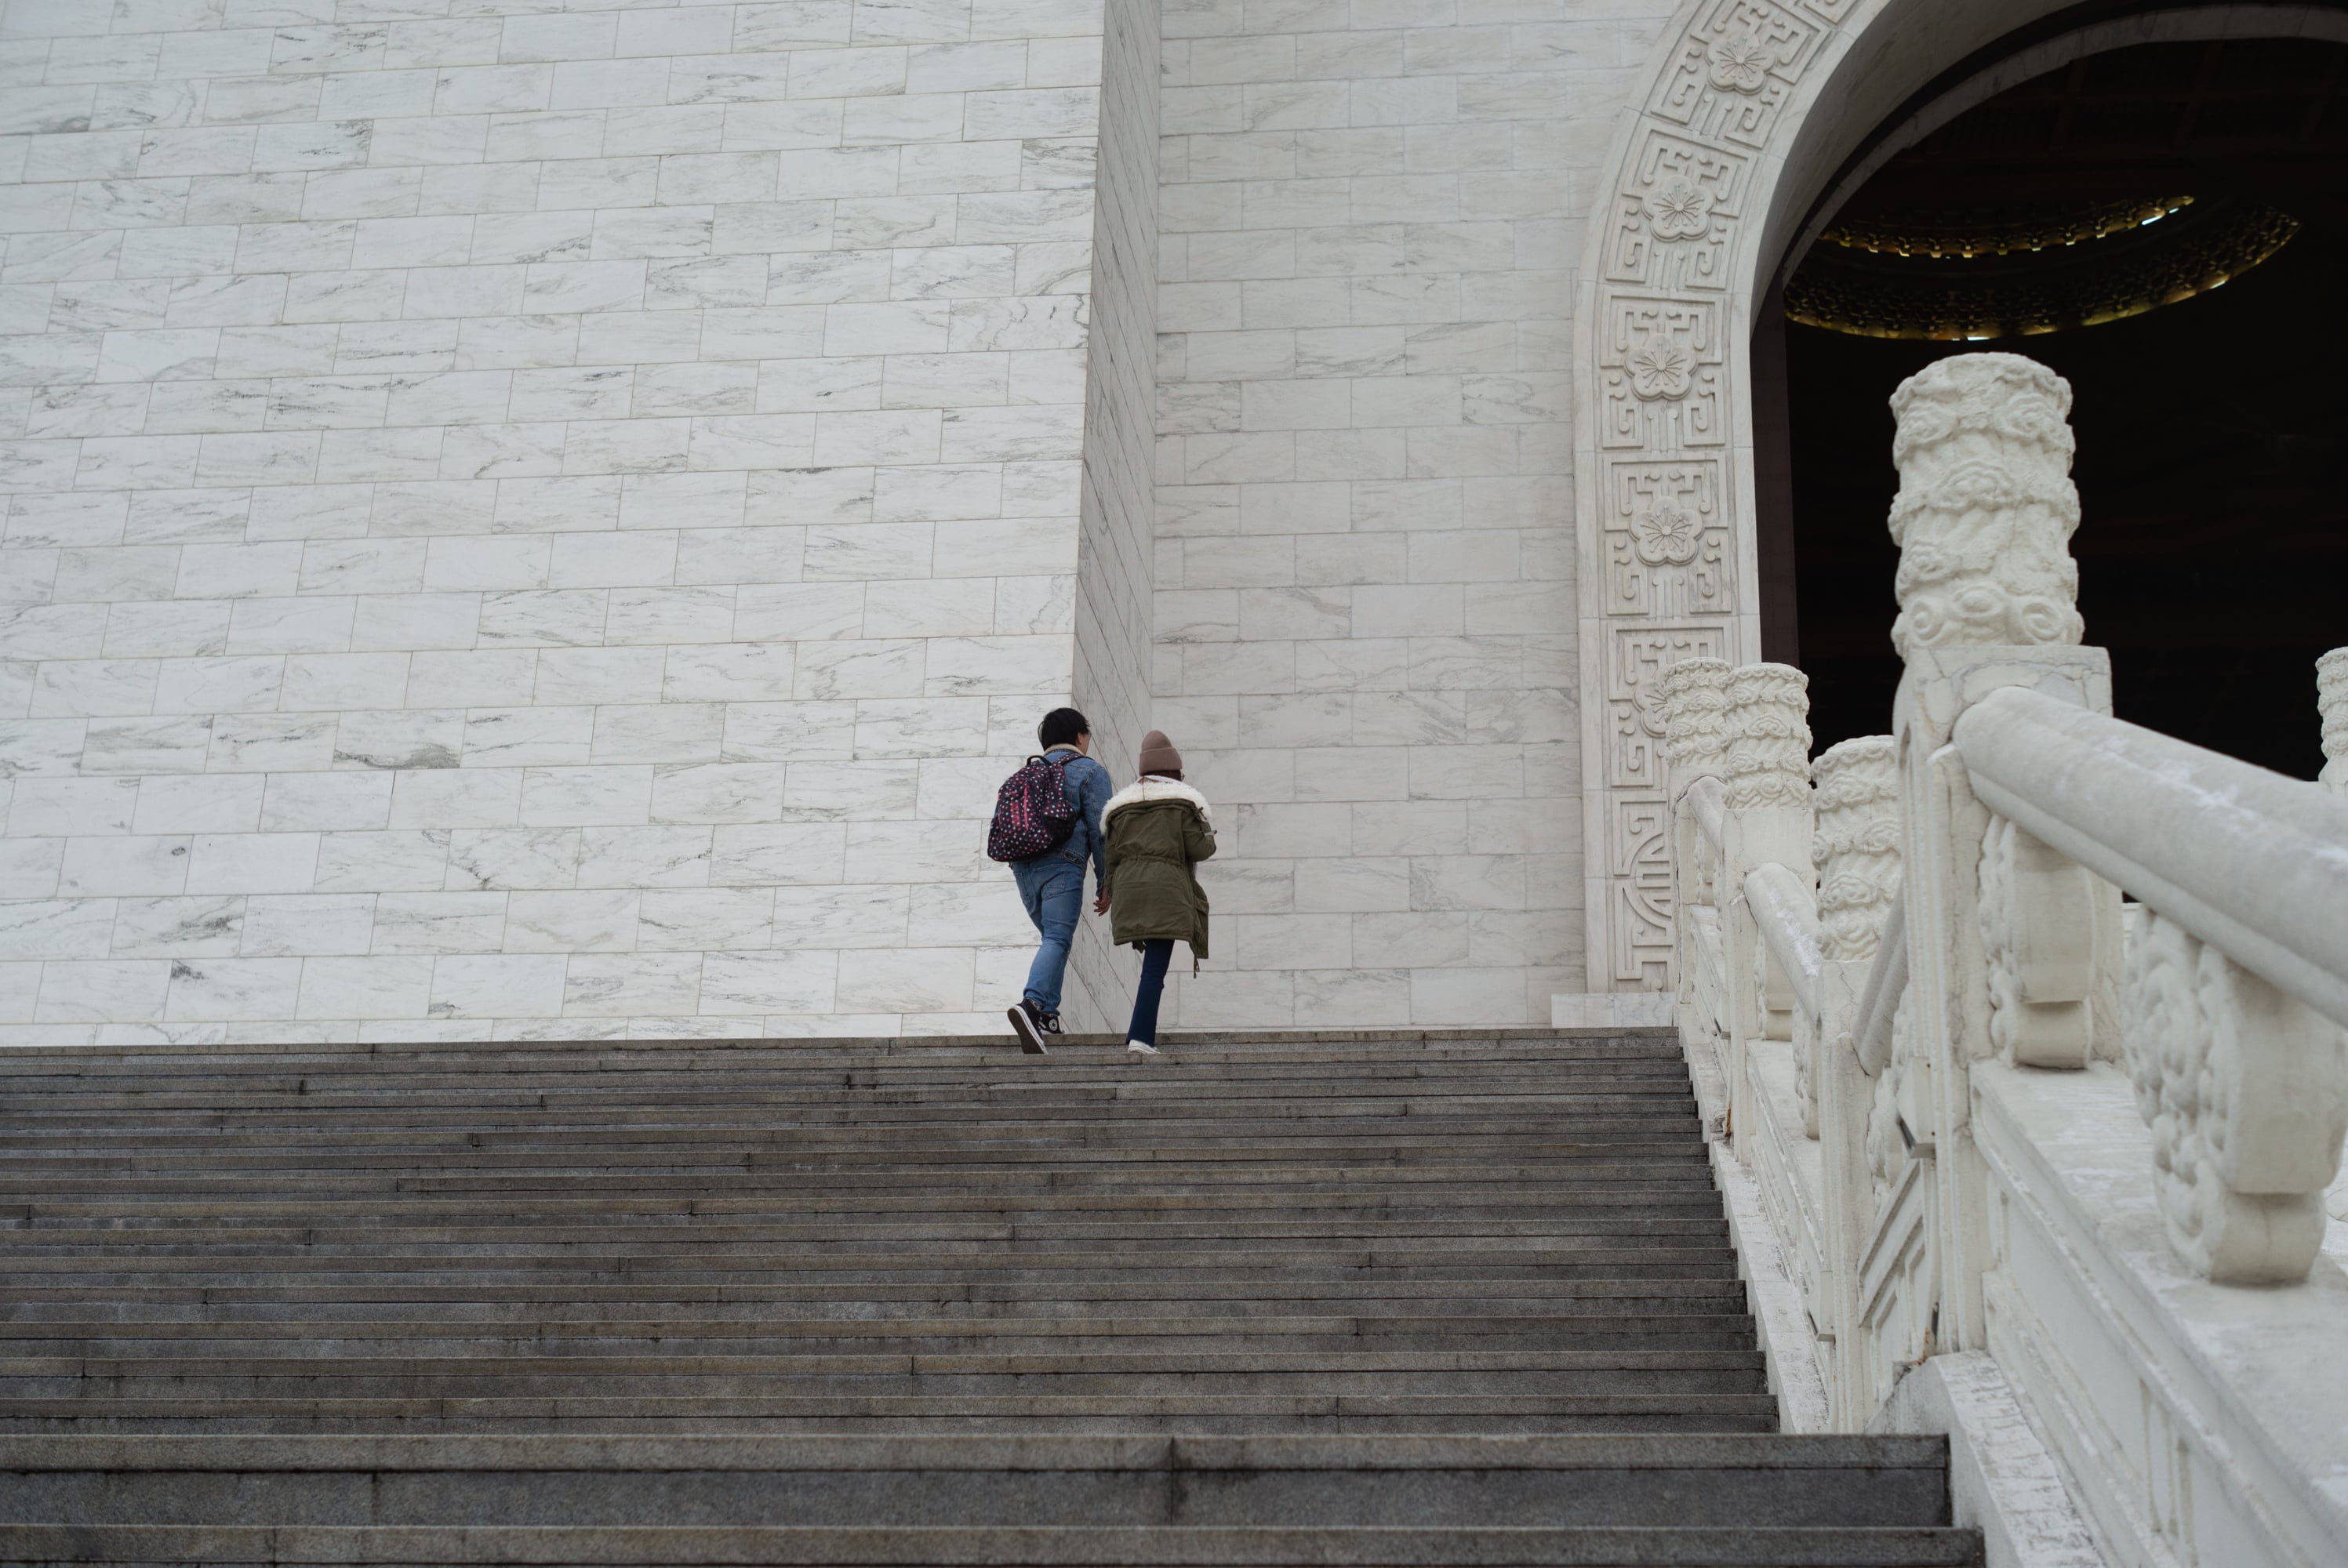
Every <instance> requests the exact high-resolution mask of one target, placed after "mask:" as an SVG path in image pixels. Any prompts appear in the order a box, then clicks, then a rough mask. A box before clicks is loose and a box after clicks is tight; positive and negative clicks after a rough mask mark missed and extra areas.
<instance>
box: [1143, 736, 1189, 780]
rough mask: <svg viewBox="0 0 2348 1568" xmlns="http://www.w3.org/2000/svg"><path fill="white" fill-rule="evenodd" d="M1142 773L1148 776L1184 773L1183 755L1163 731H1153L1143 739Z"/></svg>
mask: <svg viewBox="0 0 2348 1568" xmlns="http://www.w3.org/2000/svg"><path fill="white" fill-rule="evenodd" d="M1141 771H1142V772H1143V773H1146V774H1179V773H1180V772H1181V771H1182V753H1179V752H1178V751H1176V750H1175V749H1174V743H1173V742H1171V741H1169V740H1168V739H1167V738H1166V732H1165V731H1163V730H1152V731H1150V732H1149V733H1148V734H1146V735H1144V736H1142V737H1141Z"/></svg>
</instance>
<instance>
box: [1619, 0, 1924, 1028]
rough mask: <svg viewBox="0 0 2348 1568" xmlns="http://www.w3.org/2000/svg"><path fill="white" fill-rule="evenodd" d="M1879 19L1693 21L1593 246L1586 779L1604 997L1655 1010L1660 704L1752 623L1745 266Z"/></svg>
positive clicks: (1833, 4)
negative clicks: (1847, 62)
mask: <svg viewBox="0 0 2348 1568" xmlns="http://www.w3.org/2000/svg"><path fill="white" fill-rule="evenodd" d="M1882 10H1883V7H1882V6H1881V5H1869V4H1866V0H1695V3H1694V4H1693V5H1688V6H1687V7H1685V8H1684V9H1683V10H1682V12H1681V13H1680V15H1679V16H1678V18H1677V19H1676V24H1675V26H1676V32H1675V33H1667V34H1666V35H1665V36H1664V39H1663V42H1662V43H1661V44H1660V45H1659V46H1658V47H1657V53H1656V65H1655V74H1654V77H1653V80H1652V82H1651V83H1650V84H1649V86H1648V88H1647V90H1646V93H1645V96H1644V97H1643V98H1642V99H1640V100H1639V101H1640V106H1641V107H1640V112H1639V115H1638V118H1637V119H1636V121H1635V123H1634V124H1633V125H1632V127H1631V128H1629V129H1628V131H1627V132H1626V133H1625V135H1624V138H1623V139H1622V142H1620V143H1619V144H1618V148H1619V151H1618V154H1617V157H1618V164H1617V168H1616V178H1615V179H1614V181H1613V182H1612V185H1611V186H1609V187H1607V188H1606V189H1608V190H1610V191H1611V195H1610V196H1609V197H1608V198H1607V199H1606V200H1604V201H1603V202H1602V203H1601V206H1600V208H1599V210H1600V211H1601V213H1602V214H1603V215H1604V228H1603V230H1602V231H1601V232H1600V233H1597V234H1594V235H1593V236H1592V237H1591V252H1590V254H1591V268H1590V272H1589V276H1590V277H1591V285H1590V287H1591V292H1590V293H1587V294H1585V295H1584V297H1583V309H1584V312H1585V314H1584V316H1583V320H1584V322H1585V323H1587V325H1588V329H1589V330H1588V334H1587V336H1586V337H1585V338H1584V339H1583V341H1584V342H1586V343H1590V344H1591V351H1592V352H1591V358H1590V360H1589V369H1588V372H1587V373H1586V374H1587V379H1586V380H1585V381H1584V383H1583V386H1584V392H1583V396H1584V398H1585V399H1586V400H1587V401H1586V403H1585V405H1584V410H1583V412H1582V415H1581V418H1582V420H1583V422H1584V423H1583V425H1582V430H1583V432H1584V437H1585V440H1584V448H1583V461H1584V464H1585V466H1586V469H1587V471H1586V472H1585V475H1584V477H1583V480H1582V491H1581V495H1582V498H1583V503H1584V505H1583V511H1582V517H1583V518H1584V519H1585V522H1584V527H1583V528H1582V529H1581V546H1580V548H1581V590H1580V591H1581V631H1582V658H1583V660H1584V661H1585V670H1584V674H1583V688H1584V691H1585V692H1586V693H1587V695H1588V698H1589V701H1587V702H1585V703H1584V729H1583V743H1584V755H1583V758H1582V780H1583V789H1584V792H1585V800H1584V812H1585V816H1584V824H1585V828H1586V831H1587V835H1588V837H1587V844H1588V851H1587V852H1588V855H1589V857H1590V868H1589V889H1590V897H1589V906H1588V908H1589V917H1590V947H1589V957H1590V975H1589V985H1590V988H1591V989H1592V990H1610V989H1656V988H1659V987H1662V986H1663V985H1665V984H1666V983H1667V976H1668V974H1669V971H1670V961H1671V943H1672V934H1671V921H1672V912H1671V903H1672V899H1671V880H1670V876H1669V874H1668V873H1669V863H1668V859H1667V858H1666V851H1665V849H1664V847H1663V842H1662V833H1663V823H1664V822H1665V821H1666V819H1667V818H1668V815H1669V814H1668V812H1667V811H1665V810H1663V804H1662V803H1663V770H1662V766H1661V743H1662V737H1663V718H1662V712H1661V710H1660V708H1659V707H1658V706H1657V698H1658V695H1659V693H1658V691H1657V685H1658V682H1659V681H1660V678H1661V677H1662V675H1663V671H1665V670H1667V669H1669V668H1670V667H1671V665H1672V664H1673V662H1675V661H1678V660H1680V659H1684V658H1690V657H1694V656H1697V655H1702V656H1704V657H1708V658H1717V659H1726V660H1729V661H1732V662H1737V663H1743V662H1746V661H1751V660H1753V659H1756V658H1757V657H1758V656H1759V654H1760V650H1759V648H1758V647H1756V646H1747V644H1748V643H1749V642H1750V641H1752V636H1751V631H1750V628H1751V627H1752V625H1753V623H1754V621H1755V620H1756V615H1757V609H1758V603H1759V599H1758V589H1757V585H1756V584H1755V583H1753V582H1751V581H1749V580H1746V578H1747V575H1748V572H1747V569H1746V567H1745V565H1744V564H1743V563H1744V562H1746V561H1749V560H1750V559H1751V550H1750V541H1749V540H1746V539H1745V538H1743V537H1742V534H1741V528H1742V524H1741V522H1740V508H1741V507H1744V506H1747V505H1749V504H1750V503H1749V500H1747V499H1746V497H1748V496H1749V493H1750V482H1749V477H1746V475H1743V474H1741V473H1740V471H1739V463H1740V461H1741V458H1740V455H1739V454H1738V453H1737V452H1736V450H1735V440H1736V436H1735V431H1736V430H1737V428H1738V420H1739V418H1740V416H1744V417H1747V418H1749V414H1750V411H1749V410H1742V409H1739V408H1738V407H1737V405H1736V402H1735V400H1736V398H1738V397H1739V396H1741V395H1743V388H1741V387H1739V386H1736V385H1735V384H1734V381H1735V375H1734V372H1735V366H1736V365H1737V364H1739V363H1740V361H1741V357H1742V356H1741V355H1738V354H1735V353H1734V352H1733V348H1734V345H1733V344H1732V343H1731V341H1730V334H1731V333H1739V332H1743V331H1744V330H1746V320H1747V315H1746V311H1745V309H1744V308H1743V306H1744V303H1745V302H1744V301H1742V300H1741V299H1740V298H1739V297H1738V290H1739V289H1740V288H1741V287H1749V283H1747V282H1745V281H1744V280H1742V279H1740V278H1739V277H1738V276H1737V275H1736V274H1737V269H1738V266H1739V264H1740V260H1741V261H1742V264H1743V265H1744V268H1745V271H1746V272H1748V273H1749V272H1750V271H1751V262H1750V258H1749V257H1743V256H1742V254H1741V251H1740V247H1744V246H1747V245H1750V244H1751V243H1753V242H1754V240H1755V231H1756V229H1757V227H1758V225H1759V223H1760V221H1761V220H1763V219H1764V218H1765V217H1766V215H1767V212H1768V208H1769V199H1770V196H1771V194H1772V191H1773V190H1774V187H1775V183H1776V174H1777V164H1776V161H1774V160H1773V159H1772V157H1771V154H1772V152H1773V150H1777V151H1779V152H1782V149H1774V148H1773V143H1776V142H1779V141H1782V140H1784V139H1785V137H1786V133H1787V131H1788V129H1789V128H1791V127H1792V126H1794V125H1796V124H1797V123H1798V120H1799V116H1800V105H1801V93H1800V89H1801V87H1802V86H1803V83H1804V82H1805V80H1806V78H1807V77H1809V76H1810V75H1811V74H1812V73H1813V72H1815V71H1817V70H1818V69H1819V68H1820V66H1819V63H1820V62H1821V61H1822V60H1827V59H1830V58H1833V57H1836V56H1838V55H1839V54H1840V53H1841V51H1842V50H1843V49H1844V48H1845V47H1847V46H1848V45H1849V38H1848V37H1847V36H1842V35H1843V32H1844V25H1845V24H1846V23H1847V22H1849V21H1850V20H1851V19H1852V18H1853V17H1854V16H1856V15H1859V14H1860V13H1862V12H1864V13H1868V14H1870V15H1873V14H1879V13H1880V12H1881V11H1882Z"/></svg>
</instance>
